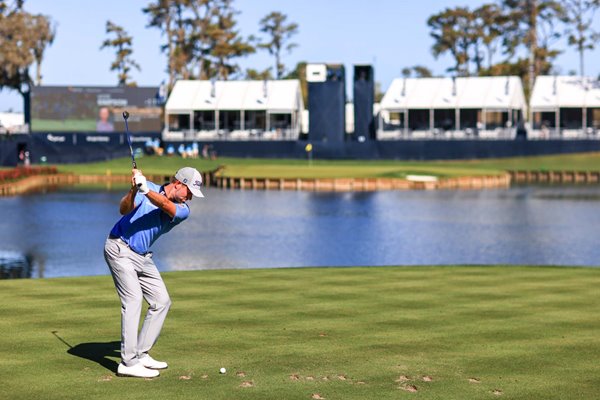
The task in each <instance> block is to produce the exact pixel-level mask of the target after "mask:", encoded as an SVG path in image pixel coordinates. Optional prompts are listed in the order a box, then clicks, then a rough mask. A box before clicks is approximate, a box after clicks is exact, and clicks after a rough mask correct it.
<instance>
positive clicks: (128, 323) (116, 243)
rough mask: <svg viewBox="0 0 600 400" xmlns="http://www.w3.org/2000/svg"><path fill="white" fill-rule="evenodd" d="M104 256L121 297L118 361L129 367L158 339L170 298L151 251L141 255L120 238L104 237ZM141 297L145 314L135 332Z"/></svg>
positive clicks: (138, 320)
mask: <svg viewBox="0 0 600 400" xmlns="http://www.w3.org/2000/svg"><path fill="white" fill-rule="evenodd" d="M104 259H105V260H106V263H107V264H108V267H109V268H110V272H111V274H112V277H113V280H114V282H115V287H116V288H117V293H118V295H119V298H120V299H121V361H122V363H123V364H124V365H126V366H128V367H131V366H133V365H135V364H137V363H138V362H139V360H138V357H139V356H141V355H143V354H145V353H148V351H150V349H151V348H152V346H154V343H156V341H157V340H158V336H159V335H160V330H161V329H162V326H163V323H164V322H165V318H166V316H167V312H168V311H169V307H170V306H171V299H170V298H169V293H168V292H167V288H166V286H165V283H164V282H163V280H162V278H161V276H160V273H159V272H158V269H157V268H156V265H155V264H154V261H152V253H148V254H146V255H140V254H137V253H136V252H134V251H133V250H131V249H130V248H129V246H127V244H126V243H125V242H123V241H122V240H120V239H112V238H108V239H106V243H105V245H104ZM142 298H143V299H145V300H146V302H147V303H148V313H147V314H146V318H145V319H144V323H143V324H142V329H141V330H140V332H139V335H138V326H139V322H140V314H141V311H142Z"/></svg>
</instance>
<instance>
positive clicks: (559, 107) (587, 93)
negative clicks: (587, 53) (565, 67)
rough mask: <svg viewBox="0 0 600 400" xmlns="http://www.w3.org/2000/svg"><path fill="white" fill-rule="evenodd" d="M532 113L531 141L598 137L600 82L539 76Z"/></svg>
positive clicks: (535, 86)
mask: <svg viewBox="0 0 600 400" xmlns="http://www.w3.org/2000/svg"><path fill="white" fill-rule="evenodd" d="M530 109H531V118H530V120H531V130H530V132H529V137H530V138H540V139H543V138H548V137H554V138H571V137H588V136H590V135H592V136H595V135H597V134H598V133H600V81H599V80H598V79H594V78H589V77H580V76H538V77H537V79H536V80H535V85H534V86H533V93H532V95H531V101H530Z"/></svg>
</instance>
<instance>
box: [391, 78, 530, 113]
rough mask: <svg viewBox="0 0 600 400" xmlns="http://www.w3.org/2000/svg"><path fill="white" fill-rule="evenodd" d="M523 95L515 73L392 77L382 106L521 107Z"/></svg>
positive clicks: (392, 107)
mask: <svg viewBox="0 0 600 400" xmlns="http://www.w3.org/2000/svg"><path fill="white" fill-rule="evenodd" d="M524 107H525V97H524V95H523V86H522V84H521V79H519V78H518V77H516V76H494V77H465V78H456V79H452V78H406V79H404V78H398V79H394V81H393V82H392V84H391V85H390V88H389V89H388V91H387V92H386V93H385V96H383V100H382V101H381V108H382V109H391V110H394V109H396V110H402V109H409V108H410V109H419V108H420V109H430V108H450V109H454V108H486V109H498V108H501V109H506V108H513V109H515V108H516V109H522V108H524Z"/></svg>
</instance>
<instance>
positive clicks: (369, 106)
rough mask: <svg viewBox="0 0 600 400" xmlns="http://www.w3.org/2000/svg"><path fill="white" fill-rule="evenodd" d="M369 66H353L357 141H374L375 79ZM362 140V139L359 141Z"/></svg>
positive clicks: (355, 133)
mask: <svg viewBox="0 0 600 400" xmlns="http://www.w3.org/2000/svg"><path fill="white" fill-rule="evenodd" d="M373 75H374V74H373V67H372V66H370V65H355V66H354V92H353V98H354V137H355V138H358V139H359V140H361V141H362V140H371V139H375V119H374V118H373V103H374V101H375V79H374V76H373ZM361 138H364V139H361Z"/></svg>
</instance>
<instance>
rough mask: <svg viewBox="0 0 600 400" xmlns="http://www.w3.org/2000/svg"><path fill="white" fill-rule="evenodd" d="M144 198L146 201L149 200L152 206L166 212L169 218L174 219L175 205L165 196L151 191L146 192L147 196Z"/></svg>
mask: <svg viewBox="0 0 600 400" xmlns="http://www.w3.org/2000/svg"><path fill="white" fill-rule="evenodd" d="M146 197H147V198H148V200H150V202H151V203H152V204H154V205H155V206H156V207H158V208H160V209H161V210H163V211H164V212H166V213H167V215H168V216H169V217H171V218H173V217H175V212H176V211H177V207H176V206H175V203H173V202H172V201H171V200H169V199H167V197H166V196H164V195H162V194H160V193H156V192H153V191H152V190H151V191H149V192H148V194H146Z"/></svg>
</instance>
